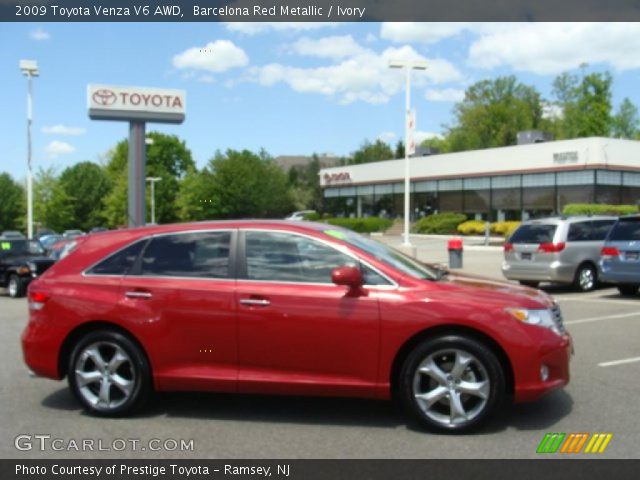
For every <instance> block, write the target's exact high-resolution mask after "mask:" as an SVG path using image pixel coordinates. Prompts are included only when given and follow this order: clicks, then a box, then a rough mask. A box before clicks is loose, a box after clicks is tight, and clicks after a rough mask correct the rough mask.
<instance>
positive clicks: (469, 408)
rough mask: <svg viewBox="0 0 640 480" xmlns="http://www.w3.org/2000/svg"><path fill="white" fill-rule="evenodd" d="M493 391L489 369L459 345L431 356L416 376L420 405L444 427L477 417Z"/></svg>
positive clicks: (414, 387) (415, 389)
mask: <svg viewBox="0 0 640 480" xmlns="http://www.w3.org/2000/svg"><path fill="white" fill-rule="evenodd" d="M490 393H491V383H490V379H489V374H488V373H487V369H486V368H485V367H484V365H483V364H482V363H481V362H480V361H479V360H478V359H477V358H476V357H475V356H473V355H472V354H470V353H469V352H467V351H464V350H460V349H457V348H451V349H446V350H439V351H437V352H435V353H432V354H430V355H428V356H427V357H426V358H425V359H424V360H422V361H421V362H420V364H419V365H418V368H417V369H416V371H415V374H414V377H413V395H414V396H415V399H416V402H417V404H418V406H419V408H420V409H421V410H422V412H423V413H424V414H425V415H426V416H427V417H429V418H430V419H431V420H432V421H434V422H436V423H438V424H440V425H442V426H443V427H452V426H456V425H460V424H464V423H468V422H470V421H472V420H473V419H475V418H476V417H477V416H478V415H480V414H481V413H482V412H483V410H484V408H485V407H486V405H487V402H488V401H489V395H490Z"/></svg>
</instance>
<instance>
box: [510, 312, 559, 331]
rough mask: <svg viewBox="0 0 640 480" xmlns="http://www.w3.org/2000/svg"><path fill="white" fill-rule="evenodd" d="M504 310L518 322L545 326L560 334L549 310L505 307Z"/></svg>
mask: <svg viewBox="0 0 640 480" xmlns="http://www.w3.org/2000/svg"><path fill="white" fill-rule="evenodd" d="M505 311H506V312H507V313H508V314H509V315H511V316H512V317H513V318H515V319H516V320H518V321H520V322H524V323H528V324H530V325H538V326H539V327H546V328H549V329H551V330H553V331H554V332H556V333H557V334H558V335H560V334H561V332H560V329H559V328H558V325H557V324H556V322H555V320H554V318H553V313H552V312H551V310H529V309H526V308H507V309H505Z"/></svg>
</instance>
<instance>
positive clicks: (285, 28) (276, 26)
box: [225, 22, 339, 35]
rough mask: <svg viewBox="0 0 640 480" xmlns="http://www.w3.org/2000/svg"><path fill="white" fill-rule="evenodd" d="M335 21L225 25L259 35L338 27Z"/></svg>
mask: <svg viewBox="0 0 640 480" xmlns="http://www.w3.org/2000/svg"><path fill="white" fill-rule="evenodd" d="M338 25H339V24H338V23H334V22H229V23H226V24H225V27H226V29H227V30H229V31H230V32H236V33H242V34H245V35H257V34H259V33H266V32H294V33H295V32H303V31H311V30H318V29H321V28H336V27H337V26H338Z"/></svg>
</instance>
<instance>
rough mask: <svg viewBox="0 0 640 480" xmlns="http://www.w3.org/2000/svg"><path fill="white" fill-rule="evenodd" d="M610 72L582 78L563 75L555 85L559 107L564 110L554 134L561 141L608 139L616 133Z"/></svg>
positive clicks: (557, 79)
mask: <svg viewBox="0 0 640 480" xmlns="http://www.w3.org/2000/svg"><path fill="white" fill-rule="evenodd" d="M612 82H613V80H612V77H611V74H610V73H609V72H604V73H590V74H588V75H583V76H582V77H578V76H577V75H573V74H570V73H563V74H561V75H559V76H558V77H556V79H555V80H554V82H553V95H554V97H555V99H556V104H557V105H558V106H559V107H560V108H561V109H562V118H561V119H560V120H558V121H557V124H556V125H555V128H554V130H555V131H554V133H555V135H556V137H557V138H558V139H565V138H577V137H593V136H602V137H605V136H608V135H609V134H610V132H611V130H612V127H613V122H612V117H611V109H612V108H611V85H612Z"/></svg>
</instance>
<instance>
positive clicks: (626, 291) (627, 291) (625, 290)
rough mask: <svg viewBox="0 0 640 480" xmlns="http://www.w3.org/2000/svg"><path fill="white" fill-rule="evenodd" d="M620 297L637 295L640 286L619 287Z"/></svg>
mask: <svg viewBox="0 0 640 480" xmlns="http://www.w3.org/2000/svg"><path fill="white" fill-rule="evenodd" d="M618 291H619V292H620V295H629V296H631V295H635V294H636V293H638V285H618Z"/></svg>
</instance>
